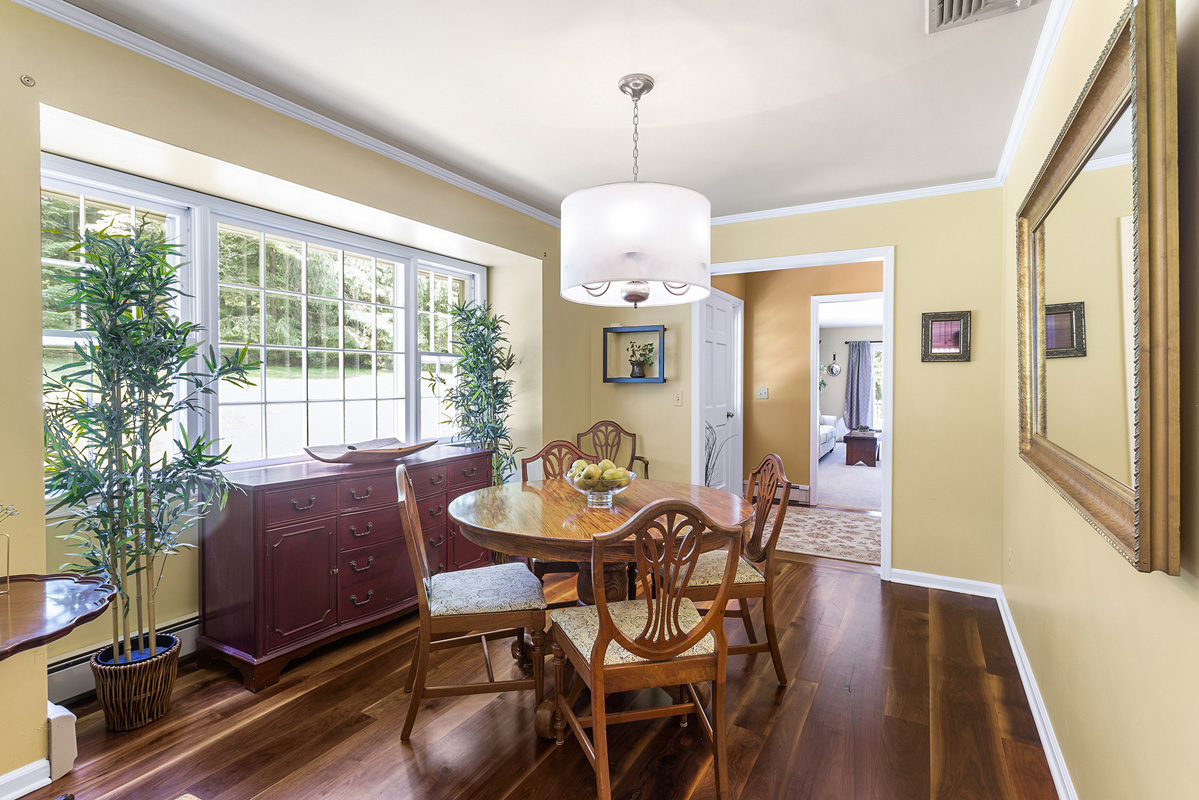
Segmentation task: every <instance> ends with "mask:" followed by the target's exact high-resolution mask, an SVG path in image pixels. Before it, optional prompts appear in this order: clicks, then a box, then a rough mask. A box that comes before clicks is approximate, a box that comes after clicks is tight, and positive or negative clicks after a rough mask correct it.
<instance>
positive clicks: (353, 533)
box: [350, 522, 375, 539]
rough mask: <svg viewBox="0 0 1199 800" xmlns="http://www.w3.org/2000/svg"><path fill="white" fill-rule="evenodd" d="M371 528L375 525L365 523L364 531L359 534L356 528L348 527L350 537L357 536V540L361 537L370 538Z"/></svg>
mask: <svg viewBox="0 0 1199 800" xmlns="http://www.w3.org/2000/svg"><path fill="white" fill-rule="evenodd" d="M373 527H375V523H373V522H368V523H366V530H364V531H363V532H362V533H359V532H358V528H357V526H354V525H351V526H350V535H351V536H357V537H358V538H359V539H361V538H362V537H363V536H370V535H371V528H373Z"/></svg>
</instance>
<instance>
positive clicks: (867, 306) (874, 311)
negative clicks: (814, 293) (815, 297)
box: [820, 297, 883, 328]
mask: <svg viewBox="0 0 1199 800" xmlns="http://www.w3.org/2000/svg"><path fill="white" fill-rule="evenodd" d="M882 324H883V298H881V297H877V298H874V299H872V300H842V301H839V302H834V303H821V304H820V327H821V328H857V327H861V326H863V325H882Z"/></svg>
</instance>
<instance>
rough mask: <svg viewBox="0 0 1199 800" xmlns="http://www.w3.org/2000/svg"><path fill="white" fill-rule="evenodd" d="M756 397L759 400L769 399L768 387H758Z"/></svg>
mask: <svg viewBox="0 0 1199 800" xmlns="http://www.w3.org/2000/svg"><path fill="white" fill-rule="evenodd" d="M758 399H759V400H769V399H770V389H769V388H768V387H766V386H762V387H760V388H759V389H758Z"/></svg>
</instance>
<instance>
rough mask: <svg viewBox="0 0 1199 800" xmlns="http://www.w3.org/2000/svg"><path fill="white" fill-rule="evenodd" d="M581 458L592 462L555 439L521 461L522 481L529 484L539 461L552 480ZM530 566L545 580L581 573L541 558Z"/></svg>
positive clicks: (575, 566)
mask: <svg viewBox="0 0 1199 800" xmlns="http://www.w3.org/2000/svg"><path fill="white" fill-rule="evenodd" d="M580 458H582V459H585V460H587V461H591V460H592V456H590V455H588V454H587V453H584V452H583V451H582V450H580V449H579V448H578V447H576V446H575V445H573V444H571V443H570V442H568V441H566V440H564V439H555V440H554V441H552V442H550V443H549V444H547V445H546V446H545V447H543V448H541V450H539V451H538V452H537V453H536V454H535V455H532V456H529V457H528V458H522V459H521V461H520V479H521V480H522V481H525V482H526V483H527V482H528V480H529V465H531V464H533V463H535V462H537V461H540V462H541V476H542V478H543V479H545V480H552V479H554V478H561V477H562V476H563V475H565V474H566V472H567V471H568V470H569V469H570V465H571V464H573V463H574V462H575V461H576V460H578V459H580ZM528 564H529V569H531V570H533V574H534V575H536V576H537V577H538V578H543V579H544V578H545V576H546V575H552V574H557V573H563V572H578V571H579V565H578V564H576V563H574V562H573V561H546V560H545V559H541V558H530V559H529V560H528ZM563 604H564V605H565V604H567V603H566V601H563Z"/></svg>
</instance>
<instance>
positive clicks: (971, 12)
mask: <svg viewBox="0 0 1199 800" xmlns="http://www.w3.org/2000/svg"><path fill="white" fill-rule="evenodd" d="M1032 4H1033V0H928V31H927V32H928V33H936V32H937V31H943V30H945V29H947V28H956V27H957V26H959V25H965V24H966V23H968V22H978V21H979V20H983V19H988V18H990V17H997V16H999V15H1000V14H1008V13H1010V12H1012V11H1019V10H1021V9H1024V8H1028V7H1029V6H1031V5H1032Z"/></svg>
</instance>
